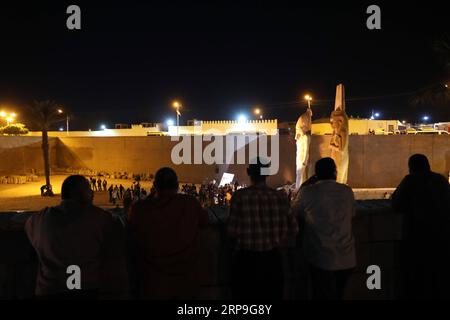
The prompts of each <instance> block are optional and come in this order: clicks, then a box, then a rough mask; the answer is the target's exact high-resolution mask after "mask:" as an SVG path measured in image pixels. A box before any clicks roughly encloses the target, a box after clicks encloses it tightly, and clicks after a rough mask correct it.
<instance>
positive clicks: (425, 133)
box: [415, 130, 450, 135]
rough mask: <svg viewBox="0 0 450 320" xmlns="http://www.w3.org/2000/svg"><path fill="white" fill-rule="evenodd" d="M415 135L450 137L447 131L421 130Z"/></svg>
mask: <svg viewBox="0 0 450 320" xmlns="http://www.w3.org/2000/svg"><path fill="white" fill-rule="evenodd" d="M415 134H422V135H432V134H433V135H450V133H449V132H447V131H445V130H419V131H416V133H415Z"/></svg>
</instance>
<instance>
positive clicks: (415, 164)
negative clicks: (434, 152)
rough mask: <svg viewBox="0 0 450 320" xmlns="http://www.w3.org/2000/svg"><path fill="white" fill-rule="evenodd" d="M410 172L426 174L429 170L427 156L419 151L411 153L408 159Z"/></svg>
mask: <svg viewBox="0 0 450 320" xmlns="http://www.w3.org/2000/svg"><path fill="white" fill-rule="evenodd" d="M408 167H409V173H410V174H426V173H429V172H430V171H431V168H430V163H429V162H428V158H427V157H426V156H425V155H423V154H420V153H416V154H414V155H412V156H411V157H410V158H409V160H408Z"/></svg>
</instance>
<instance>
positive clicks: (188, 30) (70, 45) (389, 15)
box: [0, 1, 450, 129]
mask: <svg viewBox="0 0 450 320" xmlns="http://www.w3.org/2000/svg"><path fill="white" fill-rule="evenodd" d="M210 3H212V2H210ZM244 3H245V4H244ZM306 3H307V4H308V5H306V4H300V3H299V2H293V3H282V2H278V1H271V2H259V1H247V2H243V1H240V2H236V3H233V2H231V1H230V2H221V3H220V4H215V5H212V4H208V2H198V3H195V4H194V2H191V1H189V2H188V1H186V2H184V4H183V5H180V4H177V3H170V2H168V1H160V2H157V3H151V2H148V1H147V2H144V1H142V2H138V1H122V2H120V3H114V4H113V3H112V2H98V1H90V2H80V1H71V2H66V1H58V2H56V1H55V2H54V3H46V2H41V1H39V3H38V4H36V3H34V4H28V3H27V2H21V1H14V2H10V3H8V2H6V1H2V3H1V4H0V35H1V37H0V39H1V40H0V41H1V46H0V48H1V49H0V50H1V53H0V57H1V59H0V105H10V106H15V107H14V109H15V110H19V112H20V118H21V119H23V118H26V113H25V111H24V110H23V109H21V106H23V105H24V104H26V103H29V102H31V101H32V100H33V99H53V100H56V101H57V102H58V103H61V104H62V105H64V106H65V108H67V109H69V110H70V111H71V113H73V121H72V128H73V129H75V128H77V129H87V128H92V129H94V128H98V126H99V124H100V123H107V124H109V125H110V126H111V125H113V124H114V123H127V122H144V121H151V122H158V121H165V120H166V119H167V118H169V117H172V118H173V116H174V112H173V110H172V109H171V108H170V102H171V101H172V100H173V99H174V98H177V99H180V100H181V101H182V102H183V104H184V106H185V108H184V110H183V112H182V113H183V120H186V119H190V118H194V117H195V118H198V119H205V120H207V119H234V118H235V117H236V114H237V113H239V112H247V113H249V112H250V110H251V107H252V106H255V105H258V106H261V107H262V109H263V112H264V114H265V117H267V118H278V119H280V120H291V121H292V120H295V119H296V118H297V117H298V115H299V113H300V112H301V110H302V106H303V105H304V103H303V102H302V103H295V102H296V101H299V99H300V97H302V96H303V94H304V93H306V92H309V93H312V94H313V96H314V97H315V98H316V100H319V101H313V110H314V111H315V115H314V116H315V117H316V118H317V117H320V116H327V115H329V113H330V111H331V108H332V106H333V102H332V101H331V100H330V99H334V93H335V86H336V84H338V83H339V82H342V83H344V84H345V86H346V93H347V98H348V99H349V101H348V103H347V111H348V114H349V115H353V116H361V117H367V116H369V115H370V111H371V110H372V109H375V110H376V111H379V112H381V113H382V114H383V117H384V118H398V119H408V120H416V119H417V118H419V117H420V116H422V115H424V114H429V115H431V116H432V119H434V120H447V121H449V120H450V107H449V105H448V103H447V104H446V105H445V104H441V105H435V106H430V105H423V104H422V105H418V106H416V107H413V106H412V105H411V103H410V100H411V98H412V97H414V92H415V91H416V90H418V89H420V88H423V87H425V86H427V85H430V84H434V83H440V82H441V83H444V82H445V81H447V80H448V79H449V78H448V77H447V76H448V73H446V69H445V67H444V64H443V63H442V61H441V60H440V59H439V56H438V55H437V54H436V52H435V51H434V50H433V45H434V43H435V41H436V40H437V39H439V38H440V37H442V36H443V35H444V34H445V33H446V32H447V33H448V30H449V25H448V21H449V19H448V11H446V10H445V7H444V4H443V2H430V1H427V2H422V4H421V6H422V7H420V6H419V7H418V5H417V4H415V3H413V2H411V1H408V2H406V1H405V2H400V3H399V2H396V3H397V5H396V7H393V6H392V5H387V4H382V3H380V2H378V3H377V4H379V5H380V7H381V10H382V30H378V31H370V30H368V29H367V28H366V19H367V16H368V15H367V14H366V12H365V11H366V8H367V6H368V5H369V4H372V3H371V2H359V3H354V4H345V5H342V6H341V7H340V8H338V7H336V4H334V5H331V4H328V3H327V2H323V1H322V2H321V1H310V2H306ZM335 3H336V2H335ZM69 4H78V5H80V7H81V9H82V30H81V31H69V30H67V29H66V18H67V14H66V13H65V11H66V8H67V6H68V5H69ZM425 4H426V5H427V6H426V7H425ZM447 71H448V70H447ZM402 93H410V94H409V95H400V96H396V95H397V94H402ZM360 98H363V99H360ZM25 120H26V119H25Z"/></svg>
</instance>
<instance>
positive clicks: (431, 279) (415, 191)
mask: <svg viewBox="0 0 450 320" xmlns="http://www.w3.org/2000/svg"><path fill="white" fill-rule="evenodd" d="M408 166H409V174H408V175H407V176H406V177H405V178H404V179H403V180H402V182H401V183H400V185H399V186H398V187H397V189H396V190H395V192H394V193H393V195H392V206H393V208H394V210H396V211H398V212H401V213H403V239H402V240H403V241H402V255H401V257H402V259H401V275H402V276H403V298H413V299H414V298H426V299H429V298H443V297H445V298H449V297H450V294H449V287H450V283H449V280H448V270H449V268H450V263H449V260H450V259H449V256H450V245H449V238H450V189H449V188H450V187H449V183H448V182H447V180H446V178H444V176H441V175H440V174H437V173H434V172H432V171H431V168H430V164H429V163H428V159H427V157H426V156H424V155H422V154H415V155H413V156H411V157H410V158H409V161H408Z"/></svg>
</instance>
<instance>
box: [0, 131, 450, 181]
mask: <svg viewBox="0 0 450 320" xmlns="http://www.w3.org/2000/svg"><path fill="white" fill-rule="evenodd" d="M329 139H330V136H316V135H314V136H312V142H311V164H312V165H311V166H310V168H309V173H310V174H312V173H313V172H314V169H313V164H314V163H315V161H316V160H318V159H319V158H320V157H324V156H329V155H330V150H329V148H328V143H329ZM349 141H350V144H349V152H350V168H349V181H348V183H349V184H350V185H351V186H352V187H354V188H387V187H396V186H397V185H398V183H399V182H400V181H401V179H402V177H403V176H404V175H405V174H407V171H408V169H407V161H408V158H409V156H410V155H412V154H414V153H424V154H425V155H427V157H428V158H429V160H430V162H431V166H432V168H433V170H434V171H436V172H439V173H441V174H443V175H445V176H447V175H448V172H449V171H450V137H447V136H423V135H421V136H417V135H396V136H373V135H370V136H356V135H355V136H350V140H349ZM50 144H51V148H50V156H51V159H52V166H53V167H58V168H61V169H65V168H79V169H81V168H82V169H92V170H96V171H105V172H108V173H114V172H124V171H126V172H128V173H135V174H138V173H148V174H151V173H155V172H156V170H157V169H158V168H160V167H163V166H171V167H174V168H175V169H176V170H177V173H178V175H179V177H180V180H181V181H186V182H195V183H201V182H202V181H204V180H206V179H213V178H216V179H220V177H221V174H222V173H223V172H231V173H234V174H236V178H237V179H238V181H239V182H242V183H248V177H247V175H246V167H247V165H206V164H192V165H174V164H173V163H172V161H171V151H172V148H173V147H174V146H175V145H176V144H177V142H173V141H171V138H170V137H64V138H63V137H61V138H51V139H50ZM207 144H209V142H204V143H203V147H204V146H206V145H207ZM192 148H193V147H192ZM246 148H247V151H248V146H247V147H246ZM295 153H296V151H295V140H294V139H293V137H292V136H288V135H282V136H280V152H279V154H280V167H279V172H278V174H277V175H276V176H273V177H271V178H270V179H269V183H270V184H272V185H273V186H277V185H281V184H284V183H286V182H288V181H289V182H294V181H295ZM247 160H248V158H247ZM42 168H43V163H42V151H41V143H40V138H38V137H0V175H1V174H4V173H8V174H13V173H29V172H31V171H32V169H35V170H40V171H42Z"/></svg>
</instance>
